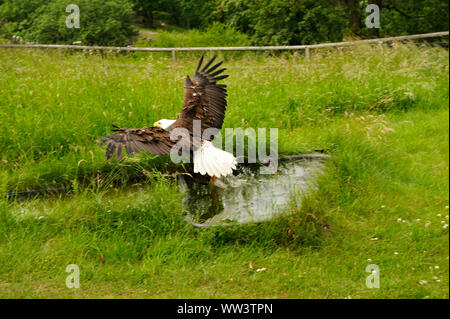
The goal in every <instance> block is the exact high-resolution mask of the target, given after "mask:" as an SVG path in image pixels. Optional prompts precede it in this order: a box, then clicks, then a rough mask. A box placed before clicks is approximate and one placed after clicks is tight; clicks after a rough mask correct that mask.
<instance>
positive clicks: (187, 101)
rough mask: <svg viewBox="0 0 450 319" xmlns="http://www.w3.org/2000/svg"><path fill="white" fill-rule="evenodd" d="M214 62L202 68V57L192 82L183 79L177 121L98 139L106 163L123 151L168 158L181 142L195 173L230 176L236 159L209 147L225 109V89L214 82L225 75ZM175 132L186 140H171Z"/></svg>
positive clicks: (118, 129)
mask: <svg viewBox="0 0 450 319" xmlns="http://www.w3.org/2000/svg"><path fill="white" fill-rule="evenodd" d="M215 58H216V57H215V56H214V57H213V58H212V59H211V60H210V61H209V62H208V63H207V64H206V65H205V66H204V67H203V68H202V64H203V57H202V58H201V59H200V61H199V63H198V66H197V69H196V70H195V73H194V76H193V77H192V79H191V78H190V77H189V76H187V77H186V79H185V82H184V98H183V106H182V108H181V111H180V114H179V115H178V117H177V119H176V120H167V119H162V120H159V121H157V122H155V123H154V126H152V127H147V128H141V129H124V128H119V127H115V128H114V129H113V131H114V132H115V134H112V135H108V136H104V137H101V139H102V142H101V143H100V146H103V145H105V144H106V145H107V147H106V157H107V158H108V159H109V158H111V157H112V156H113V155H114V153H115V154H116V158H117V159H120V157H121V155H122V151H123V149H124V148H125V149H126V151H127V153H128V154H135V153H138V152H139V151H144V152H148V153H152V154H156V155H169V154H170V152H171V150H172V147H173V146H174V145H176V144H177V143H178V142H184V143H189V145H185V146H186V147H189V149H190V151H191V153H192V155H193V163H194V172H195V173H200V174H202V175H205V174H207V175H209V176H211V177H221V176H226V175H228V174H231V173H232V172H233V170H234V169H236V165H237V160H236V158H235V157H234V156H233V155H232V154H231V153H228V152H225V151H223V150H221V149H219V148H216V147H214V145H213V144H212V143H211V141H212V140H213V139H214V135H215V134H217V132H218V131H219V130H220V129H221V128H222V124H223V121H224V118H225V110H226V105H227V101H226V97H227V91H226V85H224V84H217V81H220V80H222V79H225V78H227V77H228V75H220V74H221V73H222V72H223V71H225V69H224V68H222V69H218V67H219V66H220V65H221V64H222V62H219V63H217V64H215V65H213V66H211V65H212V63H213V62H214V60H215ZM176 129H183V130H184V132H187V134H188V135H189V136H187V137H189V138H188V139H182V138H183V136H178V137H177V138H174V136H173V135H176V134H172V136H171V133H172V132H173V133H174V132H175V130H176ZM184 137H186V136H184ZM179 139H182V140H181V141H180V140H179ZM186 140H188V141H189V142H186Z"/></svg>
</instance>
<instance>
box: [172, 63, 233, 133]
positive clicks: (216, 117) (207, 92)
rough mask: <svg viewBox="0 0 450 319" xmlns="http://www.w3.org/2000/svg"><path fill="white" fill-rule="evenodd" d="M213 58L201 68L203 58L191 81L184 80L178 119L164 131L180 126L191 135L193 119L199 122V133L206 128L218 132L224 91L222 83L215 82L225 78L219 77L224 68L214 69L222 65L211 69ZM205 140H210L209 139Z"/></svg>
mask: <svg viewBox="0 0 450 319" xmlns="http://www.w3.org/2000/svg"><path fill="white" fill-rule="evenodd" d="M215 59H216V56H214V57H213V58H212V59H211V60H210V61H209V62H208V63H207V64H206V65H205V66H204V67H203V68H201V67H202V64H203V56H202V57H201V59H200V61H199V63H198V66H197V69H196V70H195V73H194V76H193V77H192V79H191V78H190V77H189V76H187V77H186V80H185V82H184V100H183V107H182V108H181V111H180V114H179V115H178V118H177V120H176V121H175V122H174V123H173V124H172V125H171V126H170V127H168V128H167V130H168V131H171V130H173V129H175V128H180V127H182V128H186V129H188V131H189V132H190V133H191V134H193V120H201V133H202V134H203V131H204V130H205V129H207V128H217V129H218V130H219V129H221V128H222V124H223V120H224V118H225V109H226V106H227V100H226V97H227V90H226V85H225V84H217V81H219V80H222V79H225V78H227V77H228V75H220V74H221V73H222V72H223V71H225V70H226V69H225V68H223V69H219V70H217V68H218V67H219V66H220V65H221V64H222V62H219V63H217V64H215V65H213V66H211V64H212V63H213V62H214V60H215ZM200 68H201V69H200ZM205 138H206V139H207V140H210V139H209V137H205Z"/></svg>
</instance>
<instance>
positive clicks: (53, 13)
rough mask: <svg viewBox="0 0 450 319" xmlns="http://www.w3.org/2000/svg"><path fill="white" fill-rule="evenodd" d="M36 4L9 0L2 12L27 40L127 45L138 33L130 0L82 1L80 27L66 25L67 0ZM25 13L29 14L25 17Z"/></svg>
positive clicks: (12, 28) (13, 30)
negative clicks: (19, 4)
mask: <svg viewBox="0 0 450 319" xmlns="http://www.w3.org/2000/svg"><path fill="white" fill-rule="evenodd" d="M12 1H15V0H12ZM32 4H33V5H34V7H33V6H31V5H30V6H25V7H23V8H22V7H18V6H16V4H15V2H13V3H10V2H8V1H7V2H5V3H4V4H3V5H2V6H0V14H1V15H0V16H1V18H2V20H5V21H7V24H6V27H7V29H8V31H9V32H10V33H11V34H18V35H20V36H22V37H23V38H24V40H25V41H27V42H33V43H66V44H72V43H73V42H75V41H81V43H82V44H84V45H118V46H123V45H126V44H128V43H129V41H130V36H132V35H134V34H136V32H135V31H134V30H133V28H132V26H131V22H132V18H133V14H134V13H133V11H132V7H131V5H130V4H129V3H128V2H127V1H120V0H111V1H107V2H104V1H101V0H92V1H91V0H81V1H78V2H77V5H78V6H79V8H80V28H68V27H67V26H66V19H67V16H69V14H70V13H67V12H66V7H67V5H68V4H67V1H64V0H52V1H50V2H48V3H47V4H45V3H44V4H43V5H40V6H38V4H37V3H35V2H32ZM30 7H31V8H32V9H30ZM10 9H11V10H10ZM12 9H14V10H12ZM22 9H23V10H22ZM24 10H28V11H26V12H24ZM23 15H27V18H26V19H23ZM9 21H11V22H9Z"/></svg>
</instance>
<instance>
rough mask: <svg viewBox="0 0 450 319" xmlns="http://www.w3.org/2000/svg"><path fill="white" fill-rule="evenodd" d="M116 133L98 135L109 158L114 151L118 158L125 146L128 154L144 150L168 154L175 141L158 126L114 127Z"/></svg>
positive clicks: (157, 153)
mask: <svg viewBox="0 0 450 319" xmlns="http://www.w3.org/2000/svg"><path fill="white" fill-rule="evenodd" d="M113 131H115V132H117V133H116V134H113V135H109V136H103V137H100V139H101V140H102V141H101V143H100V144H99V145H100V146H103V145H105V144H106V157H107V158H108V159H110V158H111V157H112V156H113V155H114V153H115V152H116V151H117V153H116V159H117V160H119V159H120V156H121V155H122V150H123V149H124V148H125V149H126V150H127V153H128V154H135V153H139V151H144V152H148V153H152V154H156V155H169V154H170V150H171V148H172V146H173V145H174V144H175V143H176V141H171V140H170V132H168V131H166V130H164V129H162V128H159V127H147V128H140V129H123V128H118V127H115V129H114V130H113Z"/></svg>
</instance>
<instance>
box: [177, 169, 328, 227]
mask: <svg viewBox="0 0 450 319" xmlns="http://www.w3.org/2000/svg"><path fill="white" fill-rule="evenodd" d="M322 168H323V161H319V160H296V161H288V162H281V163H279V166H278V170H277V173H276V174H269V175H268V174H260V173H259V168H257V167H244V168H241V169H240V171H239V172H238V174H236V175H232V176H227V177H223V178H220V179H217V180H216V181H215V182H214V184H209V185H202V184H199V183H196V182H194V181H193V180H192V179H190V178H188V177H181V178H179V180H178V181H179V186H180V189H181V190H182V191H184V192H185V198H184V211H185V213H186V219H187V220H188V221H189V222H191V223H193V224H194V225H195V226H200V227H206V226H214V225H224V224H225V225H226V224H234V223H248V222H261V221H265V220H268V219H270V218H272V217H274V216H276V215H278V214H281V213H283V208H285V207H286V205H288V204H289V203H290V201H296V202H297V203H298V204H300V202H301V199H302V196H303V195H304V194H306V193H307V192H308V191H309V190H310V189H311V187H313V186H314V181H315V180H316V177H317V174H318V173H320V171H321V169H322Z"/></svg>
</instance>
